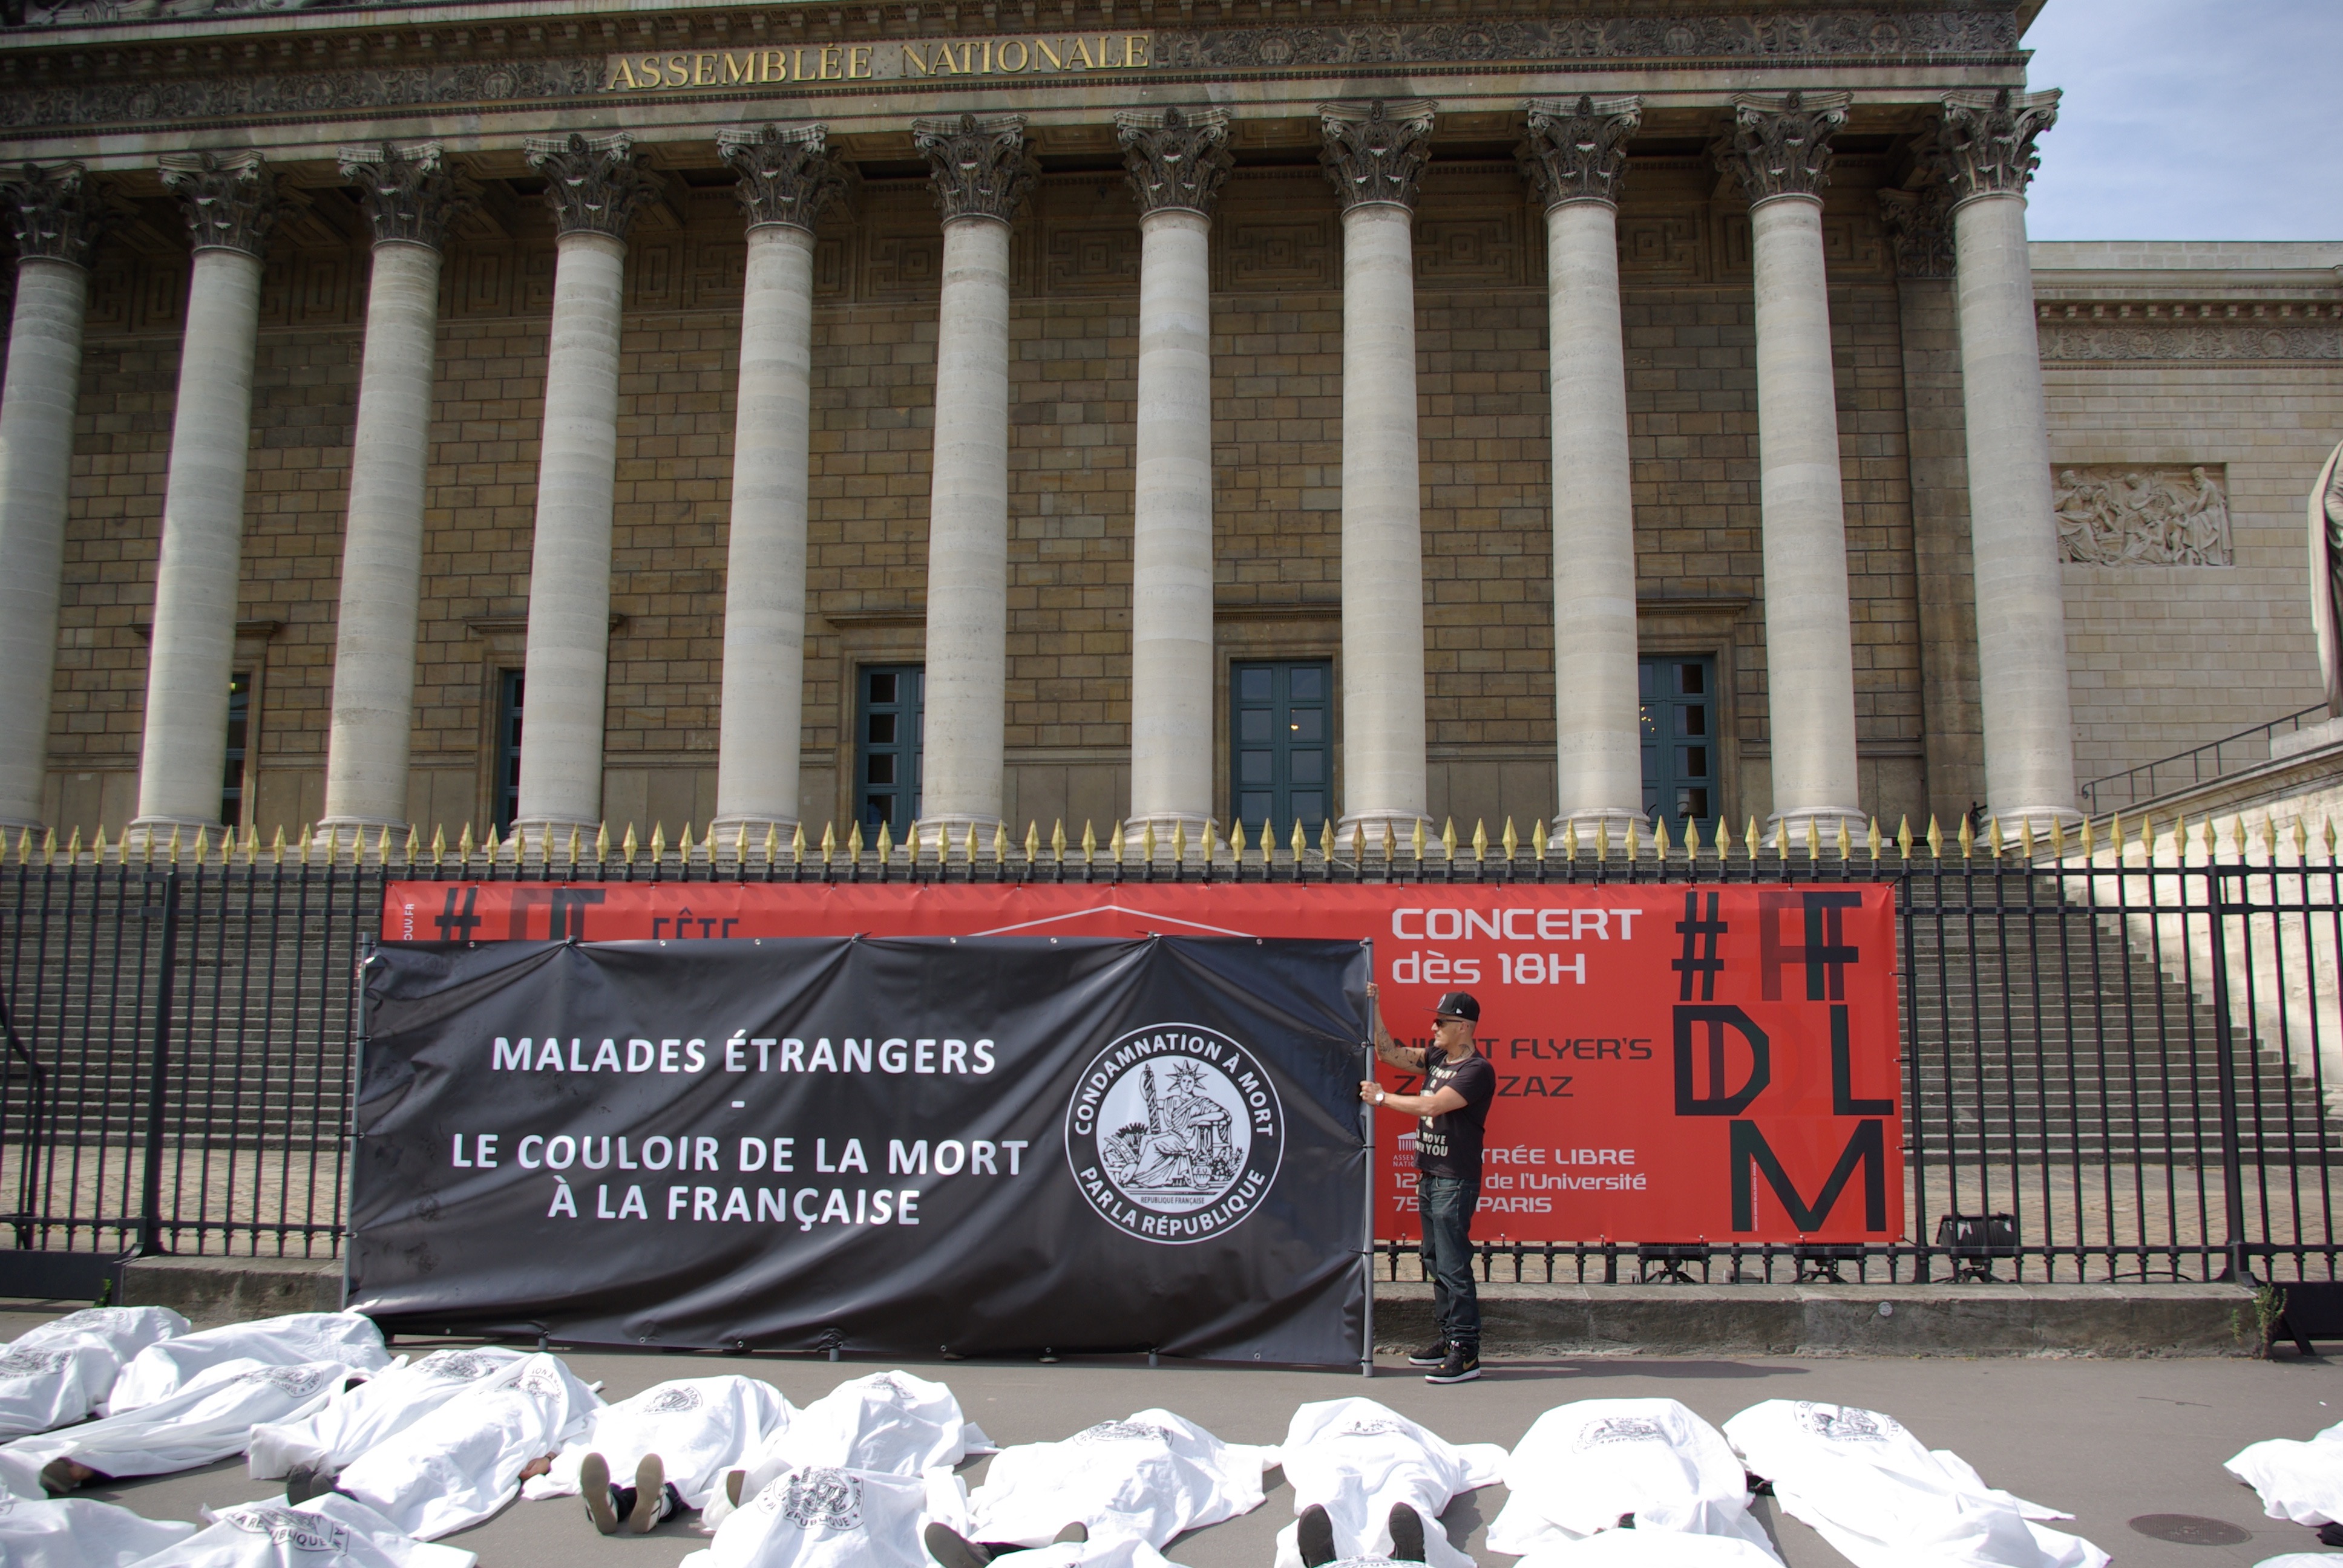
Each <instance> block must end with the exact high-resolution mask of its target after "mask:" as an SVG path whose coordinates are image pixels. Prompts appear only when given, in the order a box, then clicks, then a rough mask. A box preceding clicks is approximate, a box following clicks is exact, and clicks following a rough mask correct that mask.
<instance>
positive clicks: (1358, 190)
mask: <svg viewBox="0 0 2343 1568" xmlns="http://www.w3.org/2000/svg"><path fill="white" fill-rule="evenodd" d="M1434 107H1435V106H1434V105H1433V104H1432V103H1431V102H1430V101H1428V100H1424V99H1407V100H1401V101H1396V102H1390V103H1385V102H1382V101H1377V102H1373V103H1366V104H1322V105H1320V106H1319V109H1318V116H1319V126H1320V131H1321V134H1322V136H1323V138H1324V140H1323V144H1322V146H1321V148H1320V150H1319V154H1318V161H1319V162H1320V163H1321V164H1322V165H1323V166H1325V169H1326V176H1327V177H1328V178H1329V179H1331V180H1332V181H1333V183H1334V189H1335V191H1336V192H1337V193H1338V194H1339V195H1340V196H1341V197H1342V820H1341V821H1340V822H1339V823H1338V824H1337V825H1336V827H1335V829H1334V833H1335V837H1336V839H1338V840H1339V841H1340V842H1341V843H1342V844H1343V845H1344V846H1348V844H1349V843H1350V841H1351V839H1352V837H1353V834H1354V833H1359V832H1363V833H1364V834H1365V836H1366V840H1367V843H1368V845H1369V846H1370V848H1379V847H1380V846H1381V844H1382V842H1383V834H1384V832H1385V831H1386V829H1388V830H1389V831H1390V832H1391V833H1392V834H1393V837H1394V838H1396V839H1398V841H1399V842H1401V843H1405V842H1407V841H1408V839H1410V838H1411V837H1412V836H1413V833H1414V831H1415V827H1416V824H1417V823H1419V822H1423V823H1427V824H1428V823H1429V821H1430V819H1429V818H1428V817H1426V816H1425V814H1424V808H1425V804H1426V801H1427V794H1426V785H1425V780H1424V716H1423V702H1424V691H1423V516H1422V503H1423V495H1422V491H1421V488H1420V487H1419V483H1418V478H1417V467H1416V432H1415V240H1414V217H1415V194H1416V181H1417V180H1418V178H1420V177H1421V176H1422V175H1423V166H1424V164H1425V162H1426V161H1427V160H1428V159H1429V158H1430V157H1431V156H1432V116H1433V109H1434Z"/></svg>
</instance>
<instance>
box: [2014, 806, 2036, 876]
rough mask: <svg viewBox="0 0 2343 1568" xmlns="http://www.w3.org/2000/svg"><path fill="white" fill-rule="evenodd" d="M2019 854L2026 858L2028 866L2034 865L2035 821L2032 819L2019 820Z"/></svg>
mask: <svg viewBox="0 0 2343 1568" xmlns="http://www.w3.org/2000/svg"><path fill="white" fill-rule="evenodd" d="M2017 852H2018V854H2020V855H2021V856H2023V857H2024V858H2025V859H2026V864H2027V865H2029V866H2030V865H2032V864H2033V863H2034V819H2033V818H2031V817H2020V818H2019V819H2017Z"/></svg>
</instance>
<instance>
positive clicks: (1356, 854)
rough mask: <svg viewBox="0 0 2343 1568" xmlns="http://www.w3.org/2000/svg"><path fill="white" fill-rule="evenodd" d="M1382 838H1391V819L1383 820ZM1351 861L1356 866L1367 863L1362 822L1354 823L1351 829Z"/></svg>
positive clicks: (1365, 826) (1365, 837) (1364, 825)
mask: <svg viewBox="0 0 2343 1568" xmlns="http://www.w3.org/2000/svg"><path fill="white" fill-rule="evenodd" d="M1383 837H1385V838H1389V837H1391V819H1390V818H1388V817H1386V818H1384V819H1383ZM1351 859H1352V861H1353V864H1356V865H1361V866H1363V865H1365V864H1366V863H1367V825H1366V824H1365V823H1364V822H1359V823H1355V824H1353V827H1352V829H1351Z"/></svg>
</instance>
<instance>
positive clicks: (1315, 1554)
mask: <svg viewBox="0 0 2343 1568" xmlns="http://www.w3.org/2000/svg"><path fill="white" fill-rule="evenodd" d="M1293 1544H1294V1547H1295V1549H1296V1550H1297V1551H1299V1552H1300V1553H1302V1568H1326V1564H1327V1563H1332V1561H1334V1558H1335V1556H1336V1555H1337V1553H1335V1551H1334V1521H1333V1518H1332V1515H1330V1514H1329V1513H1327V1512H1326V1509H1325V1506H1324V1505H1323V1504H1322V1503H1312V1504H1311V1505H1310V1506H1309V1507H1307V1508H1305V1509H1303V1510H1302V1517H1301V1518H1300V1519H1299V1520H1298V1521H1296V1522H1295V1524H1294V1536H1293Z"/></svg>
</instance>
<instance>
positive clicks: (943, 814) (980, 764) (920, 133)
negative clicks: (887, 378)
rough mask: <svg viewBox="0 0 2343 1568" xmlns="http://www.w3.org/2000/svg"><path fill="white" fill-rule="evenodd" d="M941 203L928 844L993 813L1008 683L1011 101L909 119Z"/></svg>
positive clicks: (955, 837) (1014, 200) (1018, 134)
mask: <svg viewBox="0 0 2343 1568" xmlns="http://www.w3.org/2000/svg"><path fill="white" fill-rule="evenodd" d="M911 137H912V140H913V142H914V143H915V144H917V146H918V147H919V149H920V152H921V153H922V154H924V155H925V156H926V157H927V160H928V164H929V167H930V179H931V181H932V183H933V185H934V187H935V196H936V205H937V206H939V207H940V208H941V209H942V212H943V217H944V259H943V274H944V276H943V294H942V298H941V301H940V305H939V307H938V314H937V320H936V436H935V462H934V466H933V470H932V474H931V479H930V483H931V489H930V496H929V502H928V646H927V739H926V745H925V749H924V752H923V756H922V762H921V765H922V767H923V768H924V769H925V774H924V778H923V780H922V784H921V791H920V829H921V838H922V840H923V841H924V842H926V843H928V844H930V845H933V844H935V843H937V842H938V841H939V840H940V839H949V840H950V842H951V843H953V844H958V843H960V840H961V839H962V838H963V837H964V836H965V835H966V833H967V831H968V829H970V828H971V827H973V828H974V829H976V830H977V837H978V839H980V841H982V842H984V843H988V844H989V843H990V842H991V839H992V830H993V829H995V828H996V827H998V826H999V825H1000V823H1001V783H1002V779H1001V765H1002V750H1003V746H1004V729H1005V727H1006V724H1007V718H1008V714H1007V704H1008V687H1009V647H1008V638H1009V225H1010V222H1011V219H1013V218H1014V217H1015V216H1016V215H1017V211H1018V209H1019V208H1020V207H1021V206H1024V205H1025V198H1026V196H1028V195H1029V194H1030V193H1031V190H1032V188H1033V182H1034V180H1035V179H1036V178H1037V177H1038V176H1039V173H1040V171H1039V169H1038V167H1037V166H1035V164H1034V162H1033V156H1032V154H1031V152H1030V151H1028V150H1027V147H1026V143H1025V119H1024V116H1021V115H1000V116H989V117H983V118H980V117H979V116H975V115H962V116H960V117H959V118H958V119H950V120H914V121H913V122H912V123H911Z"/></svg>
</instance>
